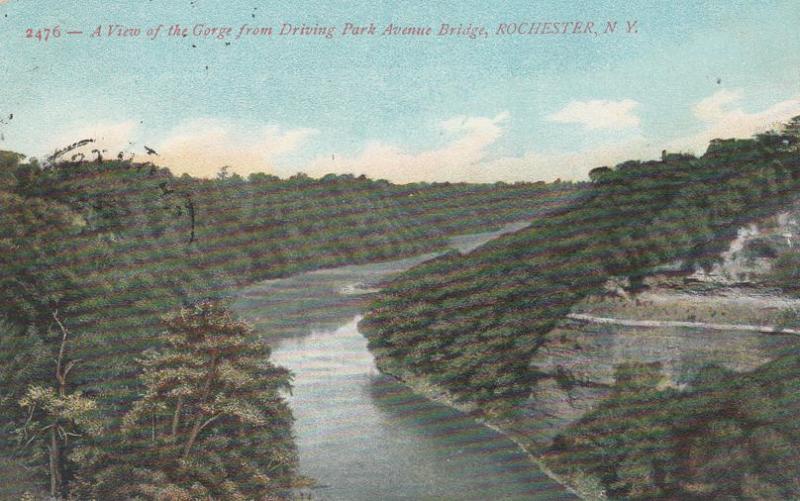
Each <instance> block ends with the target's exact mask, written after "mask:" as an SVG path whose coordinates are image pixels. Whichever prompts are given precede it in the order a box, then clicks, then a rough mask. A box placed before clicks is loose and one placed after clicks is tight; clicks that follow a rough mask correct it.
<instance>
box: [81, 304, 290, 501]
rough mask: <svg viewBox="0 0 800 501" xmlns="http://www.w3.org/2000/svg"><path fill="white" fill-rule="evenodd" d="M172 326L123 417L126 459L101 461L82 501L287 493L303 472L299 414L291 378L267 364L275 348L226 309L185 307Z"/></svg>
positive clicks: (146, 362)
mask: <svg viewBox="0 0 800 501" xmlns="http://www.w3.org/2000/svg"><path fill="white" fill-rule="evenodd" d="M165 325H166V331H165V332H164V333H162V334H161V338H162V339H163V341H164V343H163V344H164V345H165V348H164V349H162V350H160V351H158V352H149V353H147V356H146V357H145V358H143V359H142V360H141V363H142V366H143V372H142V374H141V376H140V377H141V379H142V381H143V382H144V393H143V395H142V396H141V398H140V399H139V400H137V401H136V402H135V403H134V404H133V406H132V408H131V410H130V411H129V412H128V413H127V415H126V416H125V418H124V419H123V426H124V428H123V429H124V431H125V433H126V439H125V442H124V444H122V448H123V450H125V451H126V454H125V458H124V459H122V460H120V459H119V458H112V457H109V456H107V455H101V456H99V457H96V458H93V460H92V465H91V466H87V467H86V468H85V469H84V474H83V475H84V476H83V479H82V481H81V487H79V488H77V489H76V490H75V491H74V494H75V495H83V496H87V497H93V498H97V499H105V498H106V497H108V496H113V495H124V496H127V497H131V498H133V497H137V498H144V499H162V498H164V497H165V496H166V497H168V498H169V499H173V498H175V499H253V498H254V497H262V496H265V495H266V494H268V493H270V492H273V493H279V492H280V490H281V489H282V488H286V487H287V486H288V485H287V484H288V483H289V482H290V481H291V480H292V478H293V471H294V467H295V464H296V458H295V452H294V446H293V443H292V437H291V434H290V433H289V432H288V430H289V428H290V425H291V412H290V411H289V408H288V406H287V405H286V402H285V401H284V399H283V397H282V396H281V391H286V390H288V389H289V380H290V378H289V374H288V372H287V371H286V370H285V369H281V368H278V367H275V366H274V365H272V364H270V363H269V362H268V361H267V360H268V358H269V348H267V347H266V346H265V345H264V343H263V342H261V341H260V340H259V339H258V338H257V337H256V335H255V334H254V333H253V331H252V330H251V329H250V328H249V327H248V326H247V325H246V324H244V323H242V322H240V321H237V320H235V319H234V318H233V317H232V316H231V313H230V312H229V311H228V310H227V309H226V308H225V307H224V306H223V305H221V304H220V303H219V302H216V301H210V300H203V301H199V302H197V303H195V304H194V305H192V306H190V307H185V308H182V309H181V310H180V311H179V312H178V313H177V314H175V315H173V316H170V317H169V318H167V319H166V320H165ZM120 463H123V464H124V468H123V467H122V466H121V465H120ZM126 463H127V464H126ZM88 471H92V473H91V475H89V474H87V472H88ZM125 471H133V472H136V474H135V475H133V476H124V475H122V474H123V472H125ZM168 492H169V494H167V493H168Z"/></svg>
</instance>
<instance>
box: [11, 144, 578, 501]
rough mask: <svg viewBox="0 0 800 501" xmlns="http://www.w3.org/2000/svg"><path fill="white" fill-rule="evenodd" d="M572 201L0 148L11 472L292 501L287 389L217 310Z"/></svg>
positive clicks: (52, 483) (121, 491)
mask: <svg viewBox="0 0 800 501" xmlns="http://www.w3.org/2000/svg"><path fill="white" fill-rule="evenodd" d="M578 192H579V190H578V187H576V186H573V185H570V184H560V185H544V184H516V185H500V184H498V185H481V186H473V185H465V184H438V185H428V184H417V185H405V186H394V185H391V184H389V183H387V182H384V181H372V180H369V179H365V178H354V177H352V176H328V177H325V178H323V179H311V178H308V177H306V176H303V175H298V176H295V177H293V178H291V179H286V180H282V179H278V178H275V177H271V176H266V175H253V176H251V177H250V178H248V179H243V178H240V177H238V176H235V175H233V176H229V175H227V174H226V173H225V171H224V170H223V171H221V173H220V175H219V176H218V177H217V178H216V179H212V180H206V179H195V178H192V177H189V176H182V177H176V176H174V175H172V174H171V173H170V171H169V170H167V169H164V168H158V167H156V166H154V165H151V164H140V163H132V162H125V161H92V162H61V163H51V164H47V165H41V164H39V163H38V162H35V161H27V162H26V161H25V158H24V157H23V156H21V155H18V154H15V153H11V152H2V153H0V388H2V394H0V416H2V423H0V431H1V432H2V434H0V453H1V455H2V456H4V457H2V458H0V460H2V461H3V464H4V465H26V466H27V467H28V468H30V469H29V470H27V471H29V472H33V477H34V479H38V481H39V482H40V484H41V485H42V486H43V489H44V490H45V491H48V490H49V491H50V492H51V493H52V494H53V495H55V496H57V497H67V496H72V497H75V498H78V499H91V498H96V499H110V498H117V499H125V498H136V499H239V498H241V499H251V498H254V497H259V498H260V497H264V496H270V495H272V496H280V495H282V493H285V492H286V489H288V488H289V487H291V486H292V485H294V484H296V483H297V481H298V477H297V474H296V457H295V452H294V445H293V442H292V437H291V429H290V427H291V413H290V412H289V409H288V407H287V406H286V404H285V402H284V401H283V397H282V396H281V395H282V393H281V392H282V391H283V390H284V389H286V388H287V387H288V384H289V382H290V375H289V374H287V373H285V371H282V369H280V368H278V367H274V366H272V365H271V364H269V362H268V356H269V352H268V350H264V349H263V346H261V344H260V343H261V341H260V340H259V339H258V338H257V336H258V335H259V334H257V333H254V332H252V331H250V330H249V329H248V328H247V327H246V326H244V325H243V324H241V323H239V321H238V320H236V319H235V318H234V317H233V316H232V314H231V313H230V312H229V311H228V310H227V309H226V307H225V305H224V302H220V300H221V299H222V298H223V297H224V296H225V294H226V293H227V292H228V291H230V288H231V287H232V286H234V285H236V284H239V283H242V282H248V281H253V280H257V279H262V278H272V277H278V276H283V275H286V274H289V273H294V272H298V271H303V270H309V269H314V268H321V267H326V266H335V265H339V264H351V263H359V262H365V261H370V260H379V259H387V258H394V257H401V256H406V255H409V254H412V253H419V252H423V251H430V250H433V249H436V248H440V247H441V246H442V245H443V243H444V238H445V237H446V236H447V235H451V234H456V233H462V232H469V231H475V230H483V229H486V228H487V227H491V226H496V225H499V224H502V223H506V222H509V221H516V220H521V219H531V218H533V217H535V216H536V214H538V213H540V212H542V211H547V210H549V209H552V208H554V207H558V206H560V205H563V204H564V203H567V202H568V201H569V200H571V199H572V198H574V197H576V196H578ZM268 334H269V333H261V335H268ZM220 354H222V355H220ZM209 367H212V368H214V369H213V370H209ZM252 381H255V382H256V384H255V386H254V385H253V384H252ZM10 456H13V460H9V459H8V458H9V457H10ZM8 461H11V462H8ZM4 470H6V471H11V470H14V471H26V470H23V469H20V468H16V467H11V466H9V467H8V468H4ZM4 489H5V491H4V495H6V496H7V497H19V496H21V495H22V492H23V490H25V487H24V486H21V485H15V484H14V483H13V482H11V481H9V483H7V486H6V487H4Z"/></svg>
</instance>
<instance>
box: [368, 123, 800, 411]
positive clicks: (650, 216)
mask: <svg viewBox="0 0 800 501" xmlns="http://www.w3.org/2000/svg"><path fill="white" fill-rule="evenodd" d="M798 121H800V120H798V119H795V121H794V123H795V126H794V129H793V128H792V126H791V125H790V126H787V127H786V129H785V130H784V131H781V132H770V133H766V134H761V135H759V136H757V137H755V138H753V139H749V140H715V141H713V142H712V143H711V144H710V145H709V147H708V151H707V152H706V153H705V154H704V155H703V156H701V157H699V158H696V157H694V156H691V155H683V154H667V153H665V154H664V155H663V158H662V159H661V160H660V161H649V162H638V161H630V162H625V163H622V164H619V165H617V166H616V167H614V168H613V169H612V168H608V167H602V168H598V169H595V170H593V171H592V172H591V173H590V176H591V178H592V185H591V189H590V193H589V195H588V200H586V201H585V202H582V203H577V204H575V205H574V206H572V207H568V208H565V209H564V210H561V211H558V212H557V213H554V214H550V215H548V216H547V217H544V218H540V219H537V220H536V221H535V222H534V224H533V225H532V226H531V227H529V228H525V229H523V230H520V231H519V232H517V233H515V234H512V235H507V236H505V237H502V238H500V239H497V240H495V241H492V242H490V243H488V244H487V245H485V246H483V247H482V248H480V249H478V250H476V251H475V252H473V253H471V254H469V255H466V256H461V255H457V254H455V253H452V254H449V255H446V256H443V257H440V258H439V259H436V260H433V261H430V262H426V263H423V264H421V265H419V266H417V267H416V268H413V269H411V270H409V271H408V272H406V273H405V274H403V275H401V276H400V277H399V278H397V279H396V280H394V281H393V282H392V283H390V284H389V286H388V287H387V288H386V289H384V290H383V291H382V292H381V294H380V295H379V297H378V299H377V300H376V301H375V302H374V304H373V305H372V309H371V311H370V312H369V314H367V315H366V316H365V318H364V319H363V320H362V322H361V327H362V332H365V333H366V335H367V336H368V338H369V346H370V349H371V350H372V352H373V353H374V354H375V356H376V358H377V361H378V364H379V367H380V368H381V369H382V370H384V371H385V372H387V373H389V374H394V375H397V376H399V377H400V378H404V377H409V378H413V377H423V378H425V379H426V380H428V381H431V382H433V383H435V384H437V385H440V386H443V387H444V388H446V389H447V390H449V391H450V392H451V393H452V394H453V395H455V396H456V397H457V398H459V399H461V400H465V401H472V402H477V403H479V404H480V405H482V407H483V408H484V410H488V411H498V410H503V409H509V408H512V407H513V405H514V404H515V402H517V401H519V400H521V399H523V398H525V397H526V396H527V395H528V394H529V392H530V387H531V384H532V383H533V382H534V381H535V380H536V378H537V374H536V373H535V372H534V371H533V370H532V369H531V368H530V367H529V362H530V359H531V356H532V354H533V353H534V352H535V351H536V350H537V348H538V347H539V346H540V344H541V343H542V341H543V337H544V335H545V334H546V333H547V332H548V331H550V330H551V329H552V328H553V327H554V325H555V324H556V322H558V321H559V320H560V319H562V318H563V317H564V316H565V315H566V314H567V313H568V312H569V310H570V308H571V307H572V306H573V305H574V304H575V303H576V302H578V301H580V300H581V299H583V298H585V297H587V296H588V295H590V294H593V293H595V292H599V291H600V290H601V289H602V288H603V285H604V284H605V283H606V281H607V280H608V279H609V278H621V279H626V281H628V283H629V284H630V285H629V289H630V290H632V291H636V290H637V289H638V288H640V287H641V285H642V280H643V278H644V277H645V276H646V275H647V274H648V273H650V272H651V271H652V270H653V269H654V268H655V267H657V266H659V265H665V264H673V263H680V265H681V266H682V267H683V269H685V270H690V271H691V270H693V269H694V268H695V267H698V266H699V267H704V266H705V267H707V266H710V265H711V264H712V263H713V262H714V261H715V260H716V259H718V256H719V254H720V252H721V251H722V250H723V249H724V248H726V247H727V245H728V244H729V243H730V241H731V240H732V239H733V238H734V237H735V236H736V233H737V230H738V228H739V227H741V226H743V225H745V224H747V223H748V221H750V220H752V219H753V218H757V217H760V216H762V215H764V214H769V213H771V212H774V211H776V210H777V209H778V208H779V207H781V206H782V204H784V203H786V202H787V201H789V200H791V199H792V198H793V197H796V193H797V191H798V188H800V154H798V150H797V141H798V138H797V135H796V134H794V133H791V132H790V131H793V130H796V122H798Z"/></svg>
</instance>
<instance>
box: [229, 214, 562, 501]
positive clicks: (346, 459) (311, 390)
mask: <svg viewBox="0 0 800 501" xmlns="http://www.w3.org/2000/svg"><path fill="white" fill-rule="evenodd" d="M522 226H523V225H510V226H507V227H506V228H505V229H504V230H503V231H509V230H513V229H517V228H520V227H522ZM499 233H501V232H494V233H484V234H478V235H471V236H466V237H457V238H454V239H452V240H451V245H452V246H453V247H454V248H457V249H459V250H460V251H462V252H465V251H468V250H471V249H472V248H474V247H475V246H477V245H480V244H481V243H483V242H486V241H487V240H489V239H491V238H494V237H496V236H497V235H498V234H499ZM432 256H433V255H432V254H429V255H425V256H419V257H415V258H411V259H404V260H398V261H391V262H384V263H377V264H368V265H359V266H345V267H341V268H335V269H330V270H321V271H315V272H309V273H304V274H301V275H298V276H295V277H290V278H286V279H280V280H269V281H265V282H261V283H258V284H256V285H253V286H250V287H247V288H246V289H243V290H242V291H240V292H239V294H238V295H237V298H236V301H235V303H234V308H235V309H236V310H237V311H238V313H239V314H240V315H241V316H242V317H243V318H245V319H246V320H248V321H249V322H250V323H252V324H253V325H254V326H255V328H256V330H257V331H258V332H261V333H263V334H264V335H265V336H268V339H269V343H270V345H271V346H272V348H273V352H272V359H273V361H274V362H275V363H277V364H280V365H282V366H284V367H287V368H289V369H290V370H291V371H292V372H293V373H294V377H295V378H294V388H293V392H292V395H291V396H289V403H290V405H291V407H292V411H293V413H294V415H295V418H296V422H295V427H294V431H295V435H296V440H297V446H298V451H299V457H300V472H301V473H302V474H303V475H307V476H309V477H311V478H313V479H315V480H316V481H317V486H315V487H314V488H313V489H312V493H313V497H314V499H324V500H345V501H358V500H369V501H379V500H392V499H458V500H499V499H520V500H522V499H542V500H544V499H547V500H549V499H574V497H573V496H572V495H570V494H569V493H568V492H567V491H566V490H565V489H564V488H563V487H562V486H560V485H559V484H558V483H556V482H554V481H553V480H551V479H550V478H549V477H547V476H546V475H545V474H543V473H542V472H541V471H540V470H539V469H538V468H537V467H536V465H535V464H534V463H532V462H531V461H530V460H529V458H528V457H527V456H526V455H525V454H524V453H523V452H522V451H520V450H519V449H518V448H517V446H516V445H515V444H514V443H513V442H511V441H510V440H508V439H507V438H505V437H504V436H503V435H501V434H499V433H497V432H495V431H493V430H491V429H489V428H487V427H485V426H482V425H480V424H478V423H477V422H475V421H474V420H473V419H471V418H469V417H468V416H466V415H464V414H462V413H461V412H458V411H455V410H453V409H451V408H449V407H447V406H444V405H440V404H438V403H434V402H431V401H429V400H427V399H425V398H423V397H421V396H419V395H416V394H415V393H413V392H411V391H410V390H409V389H408V388H407V387H405V386H403V385H401V384H399V383H397V382H396V381H394V380H393V379H391V378H389V377H386V376H383V375H382V374H381V373H380V372H379V371H378V370H377V369H376V367H375V363H374V359H373V357H372V355H371V354H370V352H369V350H368V349H367V341H366V339H365V338H364V336H362V335H361V334H360V333H359V332H358V328H357V323H358V320H359V319H360V315H361V313H362V312H363V310H364V309H365V307H366V306H367V305H368V303H369V296H370V292H372V291H374V290H375V289H376V287H377V285H378V284H379V283H380V282H381V281H383V280H385V279H387V278H390V277H391V276H392V275H393V274H396V273H398V272H401V271H403V270H405V269H407V268H409V267H410V266H413V265H414V264H416V263H419V262H421V261H424V260H426V259H430V258H431V257H432Z"/></svg>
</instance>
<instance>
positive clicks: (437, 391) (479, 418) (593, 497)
mask: <svg viewBox="0 0 800 501" xmlns="http://www.w3.org/2000/svg"><path fill="white" fill-rule="evenodd" d="M382 372H383V371H382ZM383 374H386V375H387V376H389V377H391V378H392V379H393V380H395V381H397V382H398V383H400V384H402V385H403V386H406V387H407V388H409V389H410V390H411V391H412V392H414V393H416V394H418V395H421V396H423V397H425V398H426V399H428V400H430V401H432V402H436V403H438V404H441V405H445V406H447V407H450V408H451V409H455V410H457V411H459V412H462V413H464V414H467V415H468V416H470V417H471V418H472V419H474V420H475V421H476V422H477V423H479V424H481V425H482V426H486V427H487V428H489V429H491V430H493V431H495V432H497V433H499V434H501V435H503V436H504V437H506V438H507V439H509V440H510V441H512V442H513V443H514V444H516V446H517V447H518V448H519V450H520V451H521V452H522V453H523V454H525V455H526V456H527V457H528V459H530V461H531V462H532V463H533V464H535V465H536V466H537V468H539V469H540V470H541V471H542V473H544V474H545V475H547V476H548V477H549V478H550V479H551V480H553V481H555V482H558V483H559V484H560V485H562V486H563V487H564V488H565V489H566V490H567V491H568V492H570V493H572V494H574V495H575V496H577V497H578V498H580V499H583V500H586V501H602V500H605V499H606V497H605V496H604V495H602V494H598V493H597V492H592V491H590V490H589V489H587V488H582V487H581V486H577V485H575V484H574V482H572V481H570V480H569V479H567V478H565V477H564V476H562V475H559V474H557V473H556V472H554V471H553V470H551V469H550V468H549V467H548V466H547V464H546V463H545V462H544V460H543V459H542V458H541V457H539V456H537V455H536V454H535V452H534V451H532V450H531V449H530V448H529V446H527V445H526V444H525V441H524V440H523V439H522V438H521V437H520V435H519V434H517V433H515V432H514V431H513V430H511V429H509V428H507V427H506V426H504V424H503V422H502V421H499V422H495V421H494V420H492V418H490V417H489V416H487V415H486V413H485V412H483V411H482V410H481V409H480V408H479V407H478V405H477V404H475V403H472V402H458V401H457V400H456V399H455V398H454V397H453V396H452V394H450V393H449V392H448V391H447V390H445V389H444V388H442V387H440V386H437V385H435V384H433V383H431V382H430V381H427V380H426V379H425V378H421V377H418V376H413V375H405V376H402V377H401V376H398V375H395V374H388V373H386V372H383Z"/></svg>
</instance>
